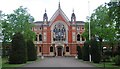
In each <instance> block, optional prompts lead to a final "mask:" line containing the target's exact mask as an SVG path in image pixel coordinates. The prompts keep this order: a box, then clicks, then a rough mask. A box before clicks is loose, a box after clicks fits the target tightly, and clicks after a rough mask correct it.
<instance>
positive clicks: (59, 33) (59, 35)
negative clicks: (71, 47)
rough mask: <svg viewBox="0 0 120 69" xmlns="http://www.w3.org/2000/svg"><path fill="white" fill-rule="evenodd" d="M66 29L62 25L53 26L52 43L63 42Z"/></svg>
mask: <svg viewBox="0 0 120 69" xmlns="http://www.w3.org/2000/svg"><path fill="white" fill-rule="evenodd" d="M65 35H66V29H65V26H64V25H63V24H62V23H58V24H56V25H55V27H54V29H53V41H65V39H66V36H65Z"/></svg>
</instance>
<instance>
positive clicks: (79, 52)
mask: <svg viewBox="0 0 120 69" xmlns="http://www.w3.org/2000/svg"><path fill="white" fill-rule="evenodd" d="M77 55H78V59H82V48H81V47H80V46H77Z"/></svg>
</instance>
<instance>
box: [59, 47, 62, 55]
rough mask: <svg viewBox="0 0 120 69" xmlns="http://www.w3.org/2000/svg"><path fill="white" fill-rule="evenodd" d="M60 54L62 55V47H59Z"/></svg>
mask: <svg viewBox="0 0 120 69" xmlns="http://www.w3.org/2000/svg"><path fill="white" fill-rule="evenodd" d="M58 56H62V47H58Z"/></svg>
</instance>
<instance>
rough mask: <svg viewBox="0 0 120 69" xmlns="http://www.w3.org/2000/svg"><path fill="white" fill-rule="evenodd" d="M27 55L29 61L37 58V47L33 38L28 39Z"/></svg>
mask: <svg viewBox="0 0 120 69" xmlns="http://www.w3.org/2000/svg"><path fill="white" fill-rule="evenodd" d="M27 57H28V61H34V60H36V59H37V51H36V47H35V45H34V43H33V41H32V40H28V41H27Z"/></svg>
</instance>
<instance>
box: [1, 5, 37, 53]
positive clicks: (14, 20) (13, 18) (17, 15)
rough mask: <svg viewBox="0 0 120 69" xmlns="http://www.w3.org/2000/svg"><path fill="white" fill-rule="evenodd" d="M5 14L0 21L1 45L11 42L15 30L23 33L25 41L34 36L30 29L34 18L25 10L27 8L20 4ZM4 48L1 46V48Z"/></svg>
mask: <svg viewBox="0 0 120 69" xmlns="http://www.w3.org/2000/svg"><path fill="white" fill-rule="evenodd" d="M5 16H6V18H5V19H4V20H3V21H2V35H3V36H4V38H3V45H4V44H5V43H8V42H11V41H12V38H13V35H14V34H15V33H17V32H21V33H22V34H23V37H24V38H25V41H27V40H29V39H31V40H33V39H34V38H35V33H34V32H33V31H32V27H33V24H32V23H33V21H34V18H33V17H32V16H31V15H30V14H29V13H28V12H27V8H23V7H22V6H20V7H19V8H18V9H16V10H14V12H13V13H11V14H7V15H5ZM4 48H5V47H4V46H3V50H4ZM3 55H4V53H3Z"/></svg>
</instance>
